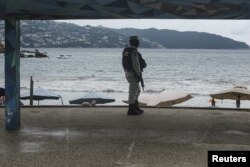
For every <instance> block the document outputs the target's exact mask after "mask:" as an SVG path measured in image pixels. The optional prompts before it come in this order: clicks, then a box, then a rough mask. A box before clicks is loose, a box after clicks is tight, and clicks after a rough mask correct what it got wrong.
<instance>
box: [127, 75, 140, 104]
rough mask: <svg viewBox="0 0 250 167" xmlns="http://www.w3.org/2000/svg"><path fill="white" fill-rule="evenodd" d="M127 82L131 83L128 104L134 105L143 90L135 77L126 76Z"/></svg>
mask: <svg viewBox="0 0 250 167" xmlns="http://www.w3.org/2000/svg"><path fill="white" fill-rule="evenodd" d="M126 78H127V81H128V83H129V95H128V102H129V104H134V103H135V101H136V100H138V97H139V95H140V93H141V88H140V85H139V82H138V81H137V78H135V77H134V76H133V75H126Z"/></svg>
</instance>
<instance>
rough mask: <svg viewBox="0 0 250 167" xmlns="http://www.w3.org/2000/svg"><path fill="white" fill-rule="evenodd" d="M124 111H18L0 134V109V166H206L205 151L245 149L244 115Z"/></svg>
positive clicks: (249, 120) (247, 119)
mask: <svg viewBox="0 0 250 167" xmlns="http://www.w3.org/2000/svg"><path fill="white" fill-rule="evenodd" d="M126 110H127V109H126V108H124V107H95V108H81V107H65V108H60V107H39V108H22V109H21V128H20V130H17V131H6V130H5V127H4V109H3V108H0V119H1V125H0V138H1V140H0V166H4V167H15V166H18V167H29V166H30V167H40V166H41V167H50V166H52V167H57V166H60V167H64V166H65V167H75V166H79V167H125V166H126V167H166V166H168V167H172V166H178V167H179V166H180V167H182V166H183V167H184V166H185V167H203V166H204V167H206V166H207V151H208V150H250V112H244V111H238V110H218V109H212V110H211V109H187V108H165V109H164V108H145V113H144V114H143V115H141V116H127V115H126Z"/></svg>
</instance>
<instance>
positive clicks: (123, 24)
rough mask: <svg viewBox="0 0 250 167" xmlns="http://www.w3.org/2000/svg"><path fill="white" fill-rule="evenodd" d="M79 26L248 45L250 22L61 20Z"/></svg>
mask: <svg viewBox="0 0 250 167" xmlns="http://www.w3.org/2000/svg"><path fill="white" fill-rule="evenodd" d="M61 21H63V22H71V23H75V24H78V25H81V26H85V25H91V26H98V25H101V26H104V27H110V28H140V29H145V28H157V29H170V30H177V31H199V32H208V33H212V34H218V35H221V36H224V37H228V38H231V39H234V40H237V41H242V42H246V43H247V44H248V45H250V21H247V20H170V19H168V20H163V19H133V20H132V19H123V20H120V19H117V20H61Z"/></svg>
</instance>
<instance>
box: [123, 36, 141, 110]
mask: <svg viewBox="0 0 250 167" xmlns="http://www.w3.org/2000/svg"><path fill="white" fill-rule="evenodd" d="M129 44H130V46H126V48H125V49H124V50H123V54H122V65H123V69H124V72H125V76H126V79H127V81H128V83H129V97H128V102H129V109H128V113H127V114H128V115H140V114H142V113H143V110H141V109H140V108H139V106H138V97H139V95H140V92H141V89H140V86H139V82H140V81H142V67H141V66H145V67H146V63H145V61H144V60H143V59H142V57H141V55H140V53H139V52H138V51H137V47H138V46H139V44H140V41H139V39H138V37H137V36H130V37H129ZM142 61H143V62H144V63H145V65H143V64H142V63H140V62H142ZM145 67H144V68H145Z"/></svg>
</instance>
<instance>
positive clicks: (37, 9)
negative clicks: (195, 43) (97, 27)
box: [0, 0, 250, 20]
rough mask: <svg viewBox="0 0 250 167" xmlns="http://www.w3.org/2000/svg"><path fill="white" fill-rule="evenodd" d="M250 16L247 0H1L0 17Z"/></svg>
mask: <svg viewBox="0 0 250 167" xmlns="http://www.w3.org/2000/svg"><path fill="white" fill-rule="evenodd" d="M7 17H15V18H16V19H22V20H31V19H32V20H35V19H123V18H126V19H135V18H150V19H250V0H1V1H0V19H5V18H7Z"/></svg>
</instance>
